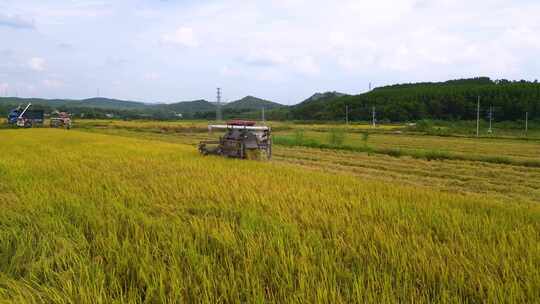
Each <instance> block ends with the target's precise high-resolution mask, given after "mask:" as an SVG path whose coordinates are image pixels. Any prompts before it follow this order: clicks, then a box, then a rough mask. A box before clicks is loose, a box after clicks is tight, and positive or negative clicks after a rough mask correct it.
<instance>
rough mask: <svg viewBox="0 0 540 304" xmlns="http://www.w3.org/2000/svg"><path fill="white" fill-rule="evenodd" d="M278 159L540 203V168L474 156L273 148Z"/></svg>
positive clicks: (333, 170)
mask: <svg viewBox="0 0 540 304" xmlns="http://www.w3.org/2000/svg"><path fill="white" fill-rule="evenodd" d="M274 159H275V160H278V161H283V162H288V163H295V164H299V165H302V166H305V167H309V168H314V169H319V170H323V171H332V172H341V173H349V174H353V175H356V176H360V177H362V178H367V179H373V180H380V181H385V182H390V183H398V184H405V185H414V186H423V187H430V188H435V189H441V190H445V191H451V192H463V193H478V194H492V195H495V196H497V197H499V198H501V199H504V200H507V201H534V202H540V168H528V167H522V166H509V165H499V164H489V163H483V162H470V161H450V160H445V161H437V160H434V161H427V160H421V159H414V158H410V157H401V158H395V157H391V156H386V155H379V154H371V155H368V154H367V153H355V152H347V151H339V150H337V151H336V150H326V149H311V148H301V147H295V148H286V147H280V148H278V149H275V150H274Z"/></svg>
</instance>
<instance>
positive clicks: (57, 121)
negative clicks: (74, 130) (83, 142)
mask: <svg viewBox="0 0 540 304" xmlns="http://www.w3.org/2000/svg"><path fill="white" fill-rule="evenodd" d="M50 126H51V128H65V129H68V130H69V129H71V115H70V114H69V113H67V112H58V111H56V112H54V113H52V115H51V121H50Z"/></svg>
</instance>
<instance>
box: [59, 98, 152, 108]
mask: <svg viewBox="0 0 540 304" xmlns="http://www.w3.org/2000/svg"><path fill="white" fill-rule="evenodd" d="M68 105H70V106H77V107H85V108H101V109H117V110H129V109H144V108H147V107H149V105H147V104H144V103H142V102H138V101H128V100H119V99H111V98H103V97H95V98H88V99H83V100H80V101H71V102H70V103H69V104H68Z"/></svg>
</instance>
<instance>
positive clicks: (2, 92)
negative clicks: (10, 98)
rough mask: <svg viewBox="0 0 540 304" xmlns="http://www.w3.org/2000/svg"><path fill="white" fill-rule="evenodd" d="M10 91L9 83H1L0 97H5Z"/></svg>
mask: <svg viewBox="0 0 540 304" xmlns="http://www.w3.org/2000/svg"><path fill="white" fill-rule="evenodd" d="M8 89H9V83H6V82H0V96H4V95H5V94H6V92H7V90H8Z"/></svg>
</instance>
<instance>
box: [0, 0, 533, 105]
mask: <svg viewBox="0 0 540 304" xmlns="http://www.w3.org/2000/svg"><path fill="white" fill-rule="evenodd" d="M538 16H540V1H538V0H512V1H510V0H504V1H502V0H475V1H470V0H467V1H466V0H431V1H429V0H372V1H363V0H354V1H353V0H334V1H327V0H288V1H287V0H264V1H258V0H252V1H247V0H245V1H241V0H213V1H212V0H211V1H204V0H199V1H195V0H169V1H165V0H162V1H158V0H154V1H150V0H131V1H127V0H114V1H99V0H64V1H60V0H0V96H6V95H9V96H19V97H42V98H73V99H82V98H89V97H95V96H98V95H99V96H104V97H110V98H118V99H125V100H137V101H143V102H165V103H170V102H178V101H185V100H196V99H203V98H204V99H206V100H209V101H214V100H215V99H216V97H215V95H216V92H215V91H216V87H221V88H222V91H223V100H224V101H232V100H236V99H239V98H241V97H244V96H246V95H252V96H257V97H260V98H264V99H268V100H272V101H276V102H280V103H283V104H295V103H298V102H300V101H302V100H304V99H306V98H307V97H309V96H311V95H312V94H313V93H315V92H325V91H339V92H343V93H348V94H358V93H361V92H365V91H366V90H368V87H369V84H370V83H372V84H373V86H374V87H375V86H382V85H387V84H394V83H404V82H418V81H442V80H448V79H456V78H466V77H476V76H488V77H491V78H493V79H501V78H506V79H515V80H518V79H526V80H534V79H536V78H539V74H540V60H539V59H540V58H539V55H540V34H539V31H540V18H539V17H538Z"/></svg>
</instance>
